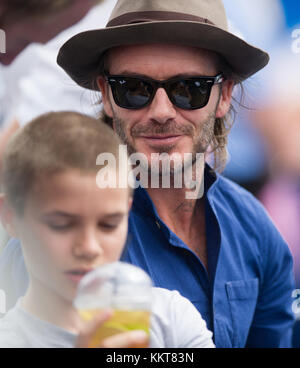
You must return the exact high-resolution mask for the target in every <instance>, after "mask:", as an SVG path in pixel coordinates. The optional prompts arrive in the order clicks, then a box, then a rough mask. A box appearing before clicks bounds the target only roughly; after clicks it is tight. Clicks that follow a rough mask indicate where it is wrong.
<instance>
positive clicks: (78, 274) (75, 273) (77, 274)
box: [65, 268, 93, 284]
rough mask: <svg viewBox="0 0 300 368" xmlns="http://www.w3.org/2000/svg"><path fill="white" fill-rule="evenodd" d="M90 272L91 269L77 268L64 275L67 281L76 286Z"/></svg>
mask: <svg viewBox="0 0 300 368" xmlns="http://www.w3.org/2000/svg"><path fill="white" fill-rule="evenodd" d="M92 270H93V269H92V268H82V269H80V268H78V269H73V270H69V271H66V272H65V274H66V276H67V278H68V279H69V280H71V281H72V282H74V283H76V284H77V283H79V282H80V280H81V279H82V278H83V277H84V276H85V275H86V274H87V273H89V272H91V271H92Z"/></svg>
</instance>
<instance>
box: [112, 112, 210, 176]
mask: <svg viewBox="0 0 300 368" xmlns="http://www.w3.org/2000/svg"><path fill="white" fill-rule="evenodd" d="M215 120H216V113H215V112H213V113H211V114H210V115H209V116H208V117H207V119H206V120H205V121H204V122H203V123H201V124H198V125H196V126H198V127H199V128H200V129H199V131H195V126H194V125H192V124H190V125H184V126H181V125H179V124H177V123H176V122H170V123H168V122H167V123H164V124H159V123H151V124H149V125H147V126H145V125H142V126H139V125H138V124H137V126H135V127H133V129H132V130H131V132H130V133H131V137H133V138H136V137H139V136H140V135H141V134H149V135H151V134H170V135H171V134H174V135H175V134H181V135H182V134H183V135H187V136H190V137H191V138H192V137H193V136H194V143H193V146H192V150H191V152H190V153H191V154H192V160H191V162H190V164H191V165H194V163H195V162H196V160H197V154H203V156H204V153H205V152H206V151H207V150H208V148H209V145H210V143H211V142H212V139H213V137H214V125H215ZM113 124H114V125H113V126H114V129H115V131H116V133H117V134H118V136H119V137H120V139H121V141H122V142H123V143H124V144H125V145H126V146H127V152H128V155H129V156H130V155H131V154H134V153H137V152H138V151H137V150H136V148H135V147H134V146H133V145H132V143H131V142H130V139H129V137H128V135H127V134H126V131H125V129H124V127H125V126H126V122H125V121H123V120H122V119H120V118H119V117H118V116H116V114H115V113H114V115H113ZM173 148H174V147H173V146H171V145H165V146H161V147H160V148H159V149H157V148H156V152H153V153H158V154H162V153H169V152H170V151H171V150H172V149H173ZM185 153H187V152H185ZM171 155H172V154H171ZM171 155H170V156H171ZM140 165H141V166H143V164H142V162H141V163H140ZM176 166H178V170H181V171H182V168H183V157H182V158H181V163H180V165H176V164H174V166H173V167H171V171H172V174H175V173H176V172H177V170H176ZM145 169H147V170H148V173H149V174H150V172H151V162H148V166H147V168H145ZM160 175H163V173H162V172H161V170H160Z"/></svg>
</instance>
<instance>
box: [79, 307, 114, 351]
mask: <svg viewBox="0 0 300 368" xmlns="http://www.w3.org/2000/svg"><path fill="white" fill-rule="evenodd" d="M112 315H113V311H112V310H110V309H107V310H103V311H101V312H100V313H99V314H98V315H97V316H96V317H95V318H93V319H92V320H91V321H89V322H88V323H86V324H85V325H84V327H83V328H82V330H81V332H80V334H79V336H78V338H77V343H76V347H77V348H87V347H89V344H90V342H91V339H92V337H93V335H94V334H95V333H96V332H97V330H98V329H99V327H100V326H101V325H102V324H103V323H104V322H106V321H107V320H108V319H110V318H111V316H112Z"/></svg>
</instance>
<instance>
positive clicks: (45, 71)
mask: <svg viewBox="0 0 300 368" xmlns="http://www.w3.org/2000/svg"><path fill="white" fill-rule="evenodd" d="M116 1H117V0H104V1H103V3H101V4H99V5H97V6H95V7H94V8H92V9H91V10H90V11H89V13H88V14H87V15H86V16H85V17H84V18H83V19H82V20H81V21H79V22H78V23H76V24H75V25H74V26H72V27H70V28H68V29H67V30H65V31H63V32H61V33H60V34H59V35H58V36H56V37H55V38H54V39H52V40H51V41H49V42H48V43H47V44H46V45H38V44H32V45H30V46H29V47H28V48H26V49H25V50H24V51H23V52H22V53H21V54H20V55H19V56H18V58H17V59H16V60H15V61H14V62H13V63H12V65H10V66H9V67H1V69H2V72H1V70H0V74H1V75H2V79H3V80H4V85H3V88H5V91H4V92H2V94H4V96H2V106H4V108H2V109H1V110H2V114H3V115H5V121H4V125H7V124H8V123H10V122H11V120H12V119H13V118H17V120H18V121H19V124H20V125H21V126H23V125H25V124H26V123H28V122H29V121H31V120H32V119H34V118H35V117H37V116H38V115H40V114H43V113H46V112H48V111H63V110H64V111H66V110H72V111H78V112H81V113H85V114H88V115H92V116H95V114H96V113H97V112H98V111H99V106H95V103H96V101H97V99H98V98H99V96H97V95H96V92H91V91H88V90H84V89H83V88H81V87H79V86H77V85H76V84H75V82H73V81H72V80H71V79H70V77H69V76H68V75H67V74H66V73H65V72H64V71H63V70H62V69H61V68H60V67H59V66H58V65H57V64H56V58H57V54H58V50H59V48H60V47H61V46H62V45H63V44H64V43H65V42H66V41H67V40H68V39H69V38H71V37H72V36H74V35H75V34H77V33H79V32H83V31H86V30H90V29H96V28H103V27H105V25H106V23H107V21H108V18H109V16H110V13H111V11H112V9H113V7H114V5H115V3H116ZM0 78H1V76H0ZM0 101H1V89H0Z"/></svg>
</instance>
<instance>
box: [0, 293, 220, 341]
mask: <svg viewBox="0 0 300 368" xmlns="http://www.w3.org/2000/svg"><path fill="white" fill-rule="evenodd" d="M152 290H153V305H152V317H151V327H150V347H151V348H214V347H215V346H214V343H213V341H212V333H211V332H210V331H209V330H208V329H207V327H206V323H205V321H204V320H203V319H202V317H201V315H200V313H199V312H198V311H197V309H196V308H195V307H194V306H193V305H192V303H191V302H190V301H189V300H188V299H186V298H184V297H183V296H181V295H180V294H179V293H178V292H177V291H170V290H166V289H162V288H153V289H152ZM20 304H21V299H19V301H18V303H17V305H16V306H15V307H14V308H13V309H12V310H10V311H9V312H8V313H7V314H6V315H5V317H3V318H2V319H0V348H72V347H74V346H75V342H76V338H77V335H76V334H74V333H71V332H69V331H66V330H64V329H62V328H60V327H57V326H55V325H53V324H50V323H48V322H45V321H42V320H41V319H39V318H37V317H35V316H33V315H31V314H29V313H27V312H26V311H25V310H24V309H23V308H22V307H21V306H20Z"/></svg>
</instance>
